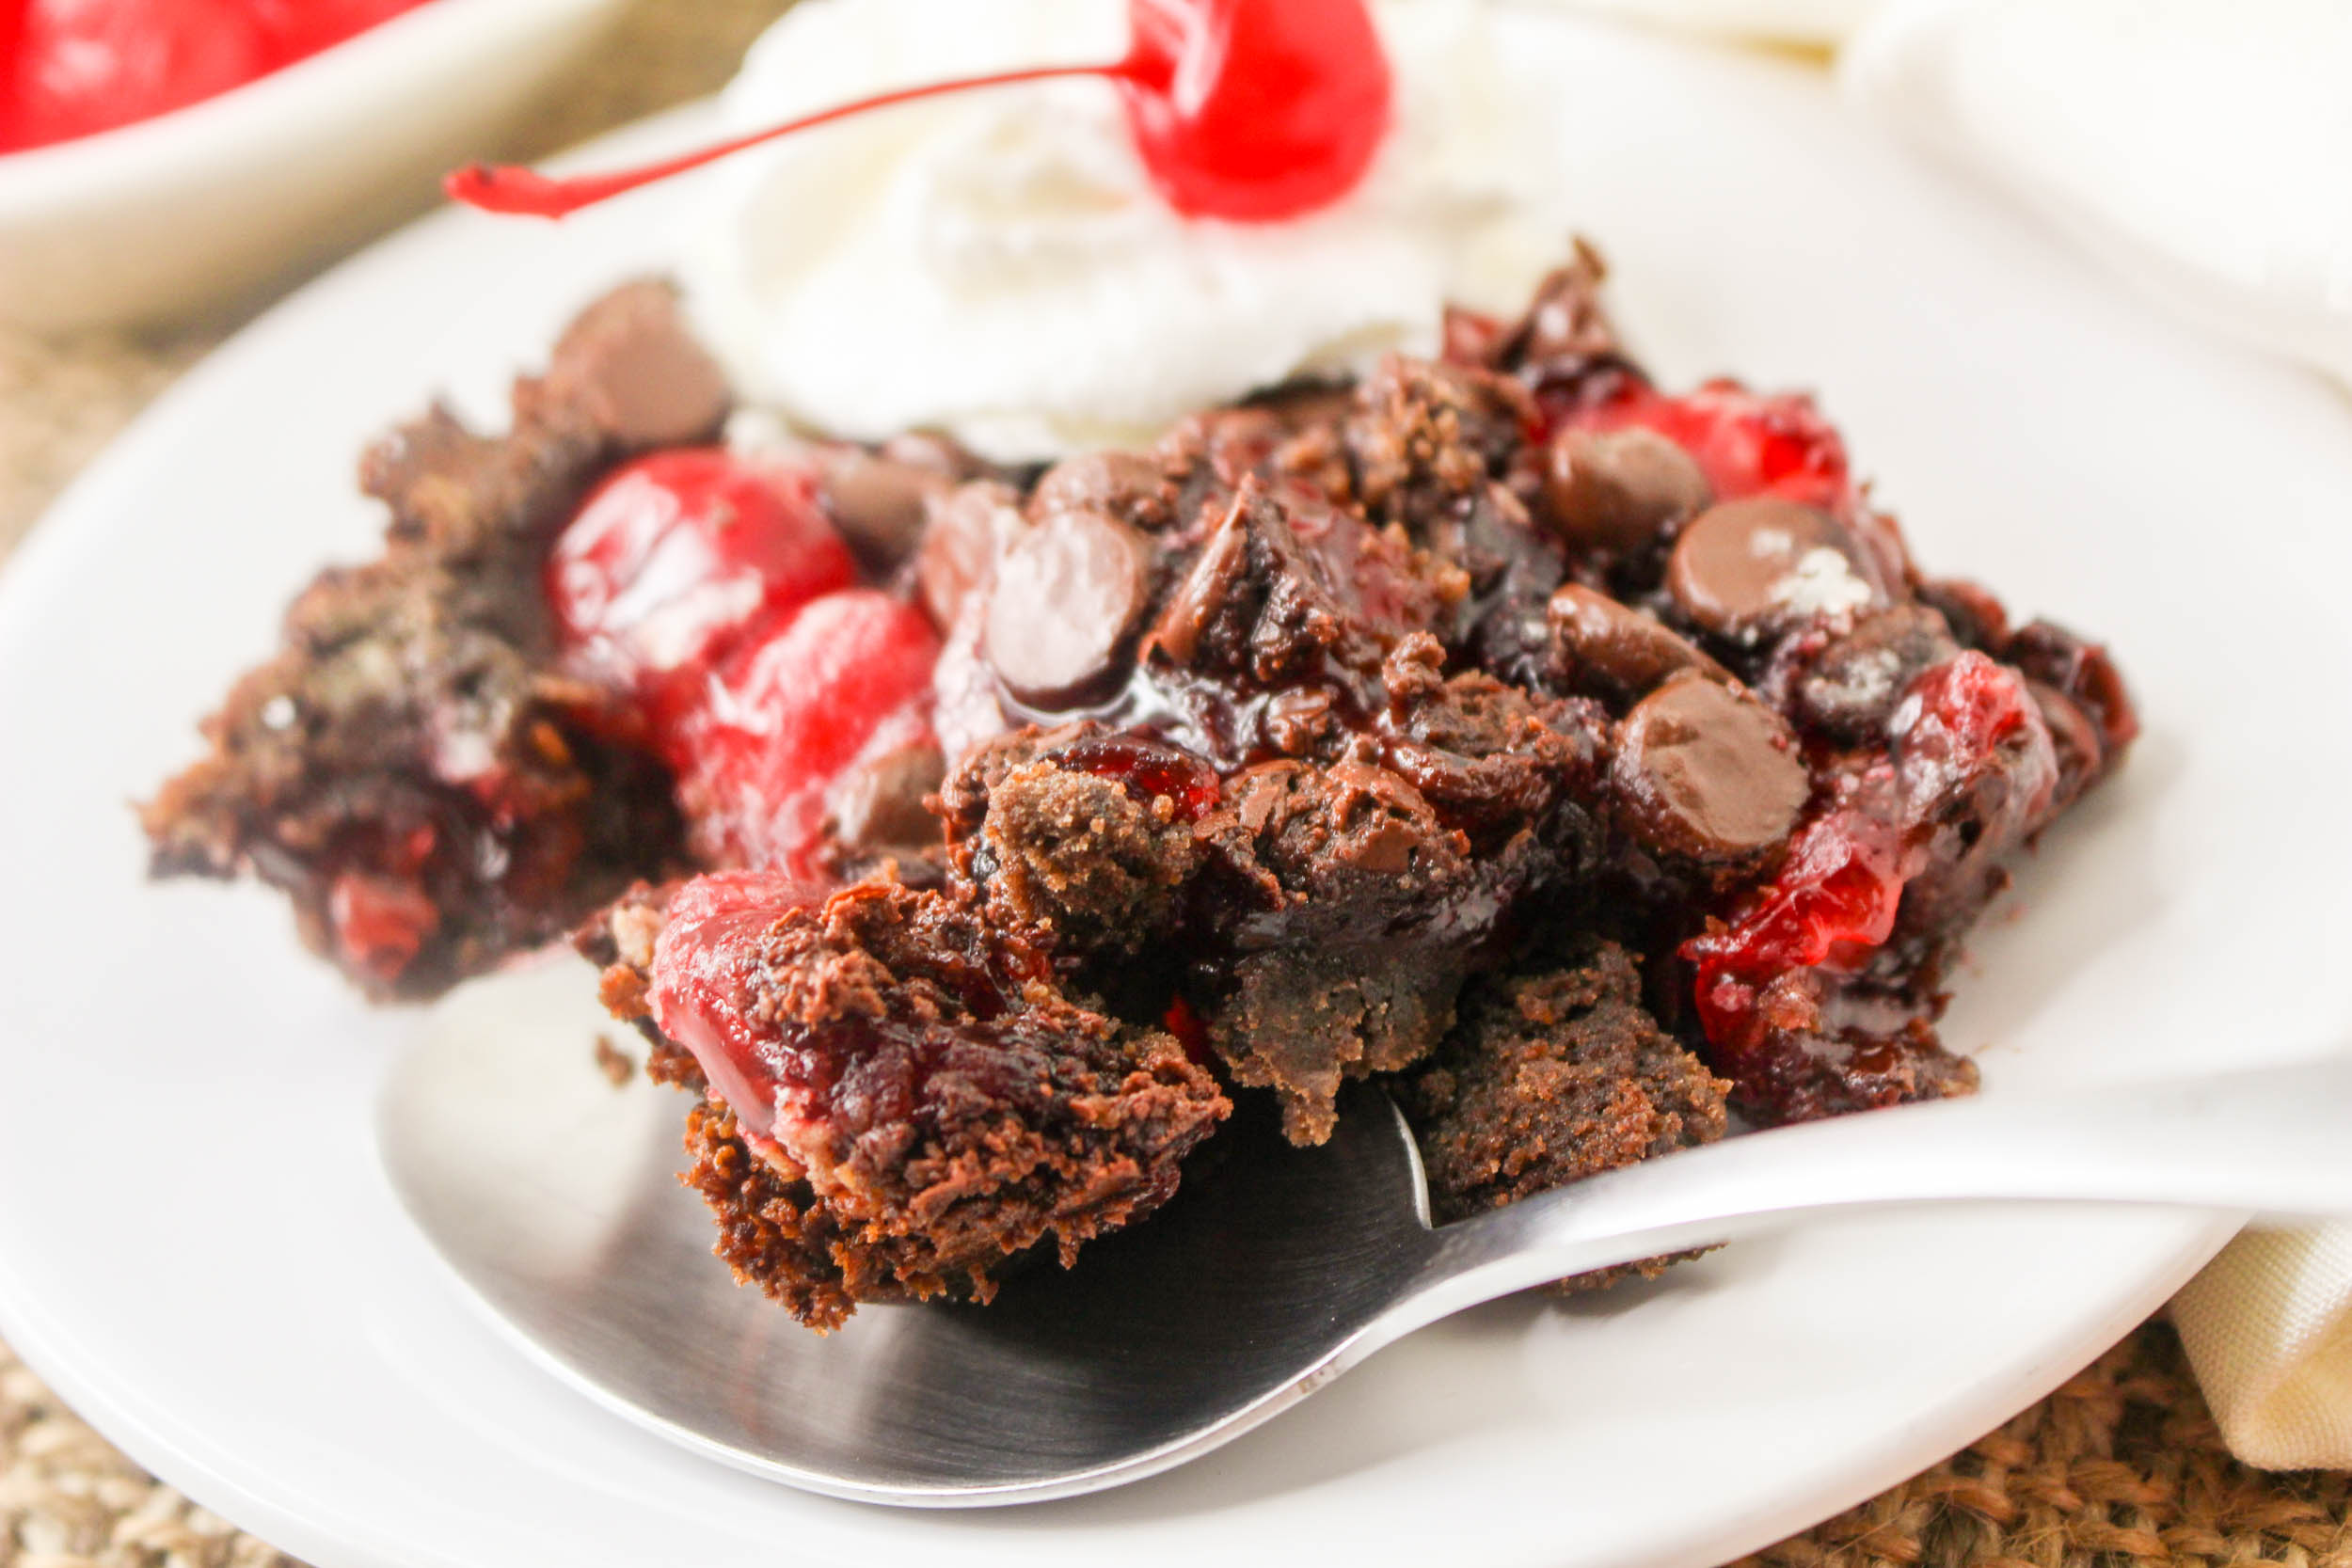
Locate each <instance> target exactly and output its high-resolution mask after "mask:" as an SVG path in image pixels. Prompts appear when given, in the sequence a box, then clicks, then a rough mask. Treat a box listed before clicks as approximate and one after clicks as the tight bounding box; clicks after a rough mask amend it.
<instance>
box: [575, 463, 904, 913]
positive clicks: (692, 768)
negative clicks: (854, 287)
mask: <svg viewBox="0 0 2352 1568" xmlns="http://www.w3.org/2000/svg"><path fill="white" fill-rule="evenodd" d="M854 576H855V569H854V567H853V565H852V563H851V562H850V551H849V546H847V545H846V544H844V543H843V541H842V539H841V536H840V535H839V534H838V533H837V532H835V531H834V527H833V525H832V524H831V523H830V522H829V521H827V520H826V517H825V515H824V511H823V509H822V507H821V506H820V504H819V503H818V498H817V494H816V488H815V484H814V482H813V480H812V479H811V478H810V476H808V475H807V474H805V473H803V472H800V471H798V470H794V469H788V468H781V467H771V466H763V465H757V464H752V463H747V462H746V461H745V460H743V459H742V458H740V457H738V456H736V455H735V454H734V453H732V452H729V451H725V450H723V449H721V448H715V447H714V448H687V449H680V450H676V451H663V452H657V453H655V454H653V455H652V456H649V457H644V458H641V459H639V460H638V461H636V462H634V463H631V464H629V465H628V466H627V467H623V468H621V469H620V470H618V471H617V472H615V473H614V474H613V475H612V477H611V478H610V479H608V480H607V481H606V482H605V483H603V484H601V485H599V486H598V487H597V488H596V491H595V492H593V493H592V494H591V495H590V496H589V498H588V499H587V501H586V502H585V503H584V504H583V505H582V506H581V507H580V511H579V513H578V514H576V515H574V517H573V519H572V521H571V522H570V524H569V525H568V526H566V527H565V529H564V531H563V533H562V534H561V535H559V536H558V538H557V539H556V542H555V546H554V548H553V550H552V551H551V552H550V555H549V558H548V569H547V573H546V586H547V593H548V601H549V603H550V604H551V605H552V607H553V609H554V611H555V619H556V626H557V628H558V632H559V635H560V637H561V638H562V641H563V644H564V653H565V656H566V658H567V660H568V661H569V662H570V663H571V664H572V665H573V666H575V667H576V668H578V669H580V671H581V672H582V673H585V674H587V675H588V676H589V677H590V678H591V679H594V680H596V681H597V682H598V683H599V684H601V685H603V686H605V687H607V688H608V689H612V690H613V691H615V692H617V693H619V694H621V695H623V696H624V697H626V698H628V700H629V704H630V705H631V707H632V708H633V709H634V710H635V713H636V715H637V717H638V718H639V719H640V720H641V721H642V722H643V725H644V730H643V733H642V734H640V735H639V736H637V738H638V739H640V740H641V741H642V742H643V743H644V744H646V745H648V746H649V747H650V748H651V749H652V750H653V752H655V753H656V754H657V755H658V756H660V758H661V759H662V760H663V761H664V762H665V763H667V764H668V765H669V766H670V768H672V770H673V771H675V773H676V774H677V775H678V788H679V795H680V799H681V801H682V803H683V804H684V806H685V807H686V811H687V815H688V817H689V819H690V821H691V823H692V824H693V828H694V834H695V838H696V840H697V844H698V847H699V848H700V849H701V851H702V852H703V854H704V855H705V856H706V857H707V858H708V859H711V860H715V861H722V862H729V863H748V864H753V865H770V864H783V865H789V866H793V867H796V868H801V869H806V867H807V864H808V859H809V855H810V852H811V851H812V850H814V849H815V848H816V847H817V845H818V841H819V839H820V837H821V835H822V830H823V826H824V820H825V813H826V804H827V797H828V795H829V794H830V792H831V791H832V789H833V787H834V784H836V783H837V782H838V781H839V779H840V777H841V775H842V774H843V773H844V772H845V771H846V770H848V769H849V768H850V767H851V766H852V765H853V764H855V763H856V762H858V761H859V760H860V759H861V758H863V757H865V756H867V755H878V754H880V753H881V752H883V751H887V750H891V749H895V748H898V747H902V746H908V745H913V744H916V743H919V742H921V741H923V740H926V739H928V737H929V736H930V688H931V669H932V666H933V665H934V664H935V663H936V662H937V660H938V657H939V640H938V638H937V636H936V635H935V634H934V633H933V632H932V630H931V627H930V622H929V621H927V620H925V619H924V618H923V616H922V614H921V613H920V612H919V611H917V610H914V609H913V608H911V607H909V606H907V605H904V604H901V603H899V602H898V600H896V599H893V598H891V597H889V596H888V595H886V594H879V593H875V592H873V591H872V590H870V589H858V588H850V587H849V586H848V585H849V584H850V583H851V582H852V581H853V580H854Z"/></svg>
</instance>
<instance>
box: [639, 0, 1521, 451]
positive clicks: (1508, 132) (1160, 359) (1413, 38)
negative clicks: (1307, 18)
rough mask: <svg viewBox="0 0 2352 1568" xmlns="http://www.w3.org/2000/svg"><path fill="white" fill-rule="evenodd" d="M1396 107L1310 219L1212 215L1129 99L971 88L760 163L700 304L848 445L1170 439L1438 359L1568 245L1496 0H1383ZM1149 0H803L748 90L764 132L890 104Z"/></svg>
mask: <svg viewBox="0 0 2352 1568" xmlns="http://www.w3.org/2000/svg"><path fill="white" fill-rule="evenodd" d="M1374 11H1375V17H1376V18H1377V21H1378V24H1379V27H1380V31H1381V36H1382V38H1383V40H1384V41H1385V43H1386V45H1387V47H1388V50H1389V54H1390V58H1391V66H1392V69H1393V71H1394V72H1395V78H1396V104H1395V120H1394V123H1393V125H1392V127H1391V131H1390V134H1389V136H1388V139H1387V141H1386V142H1385V143H1384V145H1383V146H1382V148H1381V150H1380V152H1379V154H1378V156H1377V157H1376V158H1375V162H1374V164H1373V166H1372V168H1371V169H1370V171H1369V172H1368V174H1367V175H1366V177H1365V178H1364V180H1363V182H1361V183H1360V184H1359V185H1358V187H1357V188H1356V189H1355V190H1354V191H1352V192H1351V193H1350V194H1349V195H1348V196H1347V197H1346V198H1343V200H1341V201H1340V202H1338V203H1336V204H1334V205H1332V206H1330V207H1327V208H1325V209H1323V210H1322V211H1320V212H1317V213H1314V214H1310V215H1308V216H1306V217H1304V218H1299V219H1295V220H1291V221H1287V222H1279V223H1270V224H1236V223H1227V222H1219V221H1214V220H1206V219H1198V218H1187V217H1184V216H1183V215H1181V214H1178V213H1176V212H1175V211H1173V210H1172V209H1171V208H1169V207H1168V205H1167V203H1166V202H1165V201H1163V200H1162V199H1161V198H1160V197H1159V196H1158V195H1157V193H1156V192H1155V191H1154V190H1153V188H1152V182H1151V178H1150V176H1149V175H1148V174H1147V173H1146V171H1145V169H1144V166H1143V164H1142V162H1141V160H1140V159H1139V158H1138V157H1137V155H1136V150H1135V148H1134V146H1133V144H1132V142H1131V140H1130V138H1129V135H1128V132H1127V126H1126V120H1125V117H1124V115H1123V113H1122V111H1121V108H1120V102H1119V97H1118V89H1117V88H1116V87H1113V86H1112V85H1111V84H1110V83H1109V82H1107V81H1104V80H1100V79H1094V78H1078V79H1069V80H1057V81H1050V82H1041V83H1028V84H1023V85H1020V86H1014V87H995V88H989V89H984V90H980V91H975V92H970V93H960V94H954V95H950V96H946V97H942V98H938V99H931V100H926V101H922V102H918V103H910V104H906V105H903V106H899V107H896V108H890V109H885V110H882V111H879V112H877V113H874V114H870V115H866V116H861V117H858V118H856V119H850V120H847V121H842V122H838V123H835V124H833V125H828V126H823V127H820V128H818V129H815V130H812V131H808V132H805V133H803V134H801V135H796V136H792V137H788V138H787V139H786V140H785V141H783V142H781V143H778V144H776V145H774V146H772V147H770V148H765V149H761V150H756V151H754V152H750V153H746V154H743V155H742V156H741V157H739V159H737V160H735V161H733V162H731V163H730V164H728V165H725V166H722V168H721V169H720V170H719V171H718V173H717V174H716V175H715V176H714V177H713V178H712V182H711V195H710V201H711V207H710V210H709V211H708V213H707V214H706V217H705V220H704V223H703V226H702V228H701V229H700V230H699V231H698V232H697V233H695V234H694V235H692V236H691V237H690V239H689V242H688V252H687V261H686V267H685V279H686V284H687V295H688V301H689V305H690V308H691V309H692V311H693V312H694V314H695V316H696V318H697V321H698V323H699V325H700V326H701V327H702V329H703V331H704V333H705V336H706V338H707V341H709V342H711V343H712V344H713V345H715V346H716V348H717V349H718V351H719V352H720V354H721V356H723V358H724V359H725V360H726V361H727V364H728V369H729V370H730V372H732V373H733V374H734V376H735V377H736V379H737V383H738V385H739V387H740V388H742V389H743V391H744V393H745V394H746V396H747V397H749V398H750V399H751V400H752V401H754V402H755V403H759V404H767V405H769V406H770V407H771V408H773V409H774V410H775V411H776V412H778V413H780V414H782V415H783V416H785V417H786V418H787V419H789V420H793V421H795V422H797V423H800V424H803V425H806V426H809V427H811V428H813V429H816V430H818V431H820V432H823V433H826V434H829V435H836V436H852V437H858V438H864V439H879V438H881V437H883V436H889V435H892V434H894V433H896V432H898V431H902V430H908V429H921V428H928V429H936V430H942V431H945V432H946V433H948V434H950V435H952V436H956V437H957V438H958V439H960V440H961V441H962V442H964V443H965V444H966V445H968V446H970V447H972V448H973V449H974V450H976V451H979V452H981V453H982V454H984V455H986V456H989V457H993V458H996V459H999V460H1004V461H1018V460H1025V459H1032V458H1047V457H1054V456H1057V455H1061V454H1064V453H1067V452H1070V451H1083V450H1088V449H1091V448H1098V447H1106V446H1126V445H1136V444H1139V443H1141V442H1144V441H1148V440H1149V439H1150V438H1151V437H1152V435H1153V434H1155V433H1156V432H1157V431H1159V430H1160V429H1161V428H1163V427H1164V426H1165V425H1167V424H1168V422H1169V421H1170V420H1174V419H1176V418H1178V417H1180V416H1182V415H1184V414H1185V413H1187V412H1189V411H1191V410H1192V409H1195V408H1198V407H1200V406H1202V405H1204V404H1212V403H1216V402H1220V401H1224V400H1229V399H1232V398H1235V397H1238V396H1240V395H1242V394H1244V393H1246V392H1248V391H1250V390H1252V389H1254V388H1261V387H1266V386H1271V385H1274V384H1276V383H1279V382H1281V381H1283V380H1286V379H1289V378H1291V377H1293V376H1296V375H1300V374H1313V373H1319V372H1336V371H1343V370H1359V369H1362V368H1364V367H1365V366H1368V365H1369V364H1370V363H1371V362H1372V361H1373V360H1375V359H1376V358H1377V357H1378V356H1380V355H1381V354H1383V353H1386V352H1389V351H1391V350H1404V351H1406V352H1412V353H1420V354H1427V353H1431V352H1434V351H1435V349H1436V347H1437V337H1438V323H1439V318H1440V311H1441V308H1442V307H1443V306H1444V305H1445V304H1446V303H1448V302H1453V303H1457V304H1462V305H1468V306H1470V307H1472V308H1474V309H1496V310H1506V309H1511V308H1513V307H1514V306H1515V305H1517V304H1518V303H1521V302H1523V301H1524V300H1525V298H1526V296H1527V294H1528V293H1529V291H1530V290H1531V289H1532V288H1533V287H1534V283H1535V282H1536V280H1537V279H1538V278H1539V277H1541V276H1542V274H1543V272H1544V270H1545V268H1546V267H1547V266H1549V265H1551V264H1553V263H1555V262H1557V261H1558V260H1559V259H1560V257H1561V256H1562V255H1563V254H1565V248H1566V239H1567V223H1566V220H1565V217H1564V216H1562V215H1560V210H1559V209H1558V208H1557V206H1556V203H1557V201H1558V199H1559V193H1558V182H1557V180H1556V178H1555V175H1554V169H1553V166H1552V163H1551V160H1550V158H1549V156H1548V150H1549V147H1550V145H1551V140H1550V136H1549V133H1548V131H1547V129H1546V128H1545V127H1544V125H1543V121H1542V119H1541V118H1540V114H1539V111H1538V109H1537V106H1536V105H1534V104H1532V103H1528V102H1526V101H1525V100H1524V99H1523V98H1522V97H1521V95H1519V94H1518V93H1516V92H1515V91H1513V90H1512V87H1511V85H1510V83H1509V80H1508V78H1507V77H1506V75H1505V73H1504V71H1503V69H1502V62H1501V60H1500V59H1499V57H1498V55H1497V49H1496V45H1495V42H1494V40H1492V39H1491V38H1490V36H1489V32H1488V24H1487V22H1486V17H1485V14H1484V11H1483V9H1482V7H1481V5H1480V3H1479V0H1374ZM1126 44H1127V25H1126V8H1125V7H1124V5H1123V4H1121V0H1021V3H1020V4H1017V5H994V4H992V5H983V4H977V3H976V0H803V3H802V4H800V5H798V6H796V7H794V8H793V9H792V10H791V11H790V12H789V13H787V15H786V16H785V17H784V18H783V20H781V21H780V22H778V23H777V24H775V25H774V26H773V27H771V29H769V31H768V32H767V33H766V34H765V35H763V36H762V37H761V39H760V40H759V41H758V42H757V43H756V44H755V46H754V47H753V49H752V51H751V53H750V55H749V56H748V57H747V58H746V59H745V61H744V65H743V70H742V71H741V73H740V74H739V76H738V77H737V79H736V80H735V82H734V83H733V84H732V85H731V86H730V87H728V88H727V90H726V93H725V96H724V99H723V103H724V114H725V117H726V119H727V121H728V123H729V126H730V127H731V128H732V129H734V130H736V131H751V130H755V129H758V128H760V127H763V126H766V125H771V124H774V123H776V122H777V121H780V120H784V119H790V118H792V117H794V116H797V115H802V114H805V113H809V112H811V111H814V110H818V109H822V108H826V107H829V106H831V105H833V104H835V103H843V102H846V101H848V100H850V99H853V98H859V97H863V96H866V95H867V94H869V93H875V92H882V91H888V90H890V89H893V88H897V87H910V86H914V85H918V84H921V83H926V82H933V81H939V80H943V79H946V78H949V77H956V76H963V75H970V74H975V73H980V72H988V71H1005V70H1011V69H1015V68H1018V67H1023V66H1031V65H1047V64H1062V63H1080V62H1089V61H1108V60H1113V59H1117V58H1119V57H1120V55H1123V54H1124V53H1125V50H1126Z"/></svg>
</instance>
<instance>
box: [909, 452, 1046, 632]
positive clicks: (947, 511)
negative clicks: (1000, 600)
mask: <svg viewBox="0 0 2352 1568" xmlns="http://www.w3.org/2000/svg"><path fill="white" fill-rule="evenodd" d="M923 509H924V513H925V515H926V520H925V523H924V526H923V542H922V544H921V545H919V546H916V549H915V554H914V585H915V587H916V589H917V590H919V591H920V593H921V594H922V598H923V608H924V609H925V610H929V611H930V616H931V619H932V621H934V622H935V623H937V624H938V626H940V628H941V629H942V630H948V629H952V628H953V627H954V626H955V625H956V623H957V622H958V621H960V620H961V619H962V616H963V610H964V605H965V603H966V602H967V601H968V600H970V599H971V597H972V596H973V594H976V593H977V592H978V591H979V590H980V589H982V588H985V587H986V586H987V585H988V578H989V572H990V570H991V569H992V567H993V563H994V562H995V559H996V549H997V540H998V538H999V537H1000V536H1002V535H1006V534H1009V533H1010V532H1011V531H1012V530H1014V529H1017V528H1019V527H1020V526H1021V514H1020V512H1019V510H1018V508H1017V506H1016V504H1015V497H1014V496H1013V493H1012V491H1011V490H1010V489H1009V488H1008V487H1007V486H1005V485H1002V484H998V483H993V482H985V481H984V482H981V483H974V484H964V485H960V486H958V487H957V488H956V489H953V490H950V491H948V492H947V493H946V495H944V496H930V497H927V498H926V499H925V500H924V507H923Z"/></svg>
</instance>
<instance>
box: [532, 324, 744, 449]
mask: <svg viewBox="0 0 2352 1568" xmlns="http://www.w3.org/2000/svg"><path fill="white" fill-rule="evenodd" d="M548 389H549V391H550V392H551V393H552V394H553V395H554V396H555V397H556V398H557V399H558V400H559V401H567V402H574V403H576V404H577V405H578V406H580V408H582V409H583V410H585V411H586V413H587V415H588V417H589V418H590V419H591V420H595V421H596V425H597V427H598V428H599V429H601V430H602V431H603V432H604V433H605V434H606V435H607V436H611V437H612V440H613V441H615V442H616V443H618V444H619V445H621V446H624V447H668V446H683V445H685V444H687V443H689V442H692V441H701V440H707V439H709V438H710V437H711V436H713V435H715V434H716V433H717V431H718V429H719V424H720V421H721V420H724V419H725V418H726V413H727V404H728V401H729V395H728V392H727V383H726V377H725V375H724V374H723V372H721V371H720V369H719V366H718V363H717V361H715V360H713V359H712V358H711V357H710V356H709V355H708V354H707V353H705V352H704V350H703V346H702V345H701V344H700V343H697V342H696V341H694V340H693V338H692V337H691V335H689V334H688V332H687V330H686V325H685V323H684V322H683V321H682V320H680V319H679V315H678V309H677V297H676V295H675V293H672V292H671V291H670V290H669V289H668V288H667V287H665V286H663V285H661V284H658V283H638V284H631V285H629V286H628V287H626V288H623V289H618V290H615V291H614V292H613V293H610V294H608V295H606V296H605V297H604V298H603V299H600V300H598V301H597V302H596V304H595V305H593V306H591V307H590V308H589V309H588V310H587V311H586V312H585V313H583V314H582V315H581V316H580V320H579V321H577V322H575V323H574V324H573V325H572V327H571V329H570V330H569V331H567V332H565V333H564V341H563V342H562V343H561V344H559V345H558V346H557V349H556V352H555V357H554V359H553V360H552V362H551V363H550V364H549V365H548Z"/></svg>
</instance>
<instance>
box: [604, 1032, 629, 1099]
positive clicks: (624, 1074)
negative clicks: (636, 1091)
mask: <svg viewBox="0 0 2352 1568" xmlns="http://www.w3.org/2000/svg"><path fill="white" fill-rule="evenodd" d="M596 1070H597V1071H598V1072H601V1073H603V1074H604V1081H605V1082H606V1083H608V1084H610V1085H612V1086H613V1087H614V1088H616V1089H618V1088H625V1087H627V1086H628V1081H629V1080H630V1079H632V1078H634V1077H636V1076H637V1064H636V1062H634V1061H633V1060H631V1059H630V1058H629V1055H628V1053H627V1052H625V1051H623V1050H622V1049H621V1048H620V1047H619V1046H617V1045H614V1044H613V1043H612V1036H610V1035H598V1036H597V1037H596Z"/></svg>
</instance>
